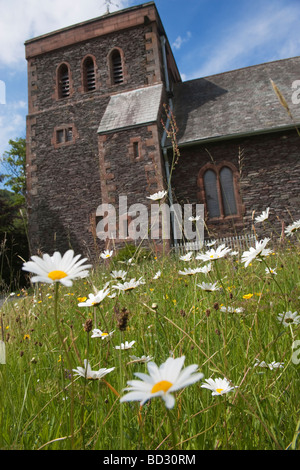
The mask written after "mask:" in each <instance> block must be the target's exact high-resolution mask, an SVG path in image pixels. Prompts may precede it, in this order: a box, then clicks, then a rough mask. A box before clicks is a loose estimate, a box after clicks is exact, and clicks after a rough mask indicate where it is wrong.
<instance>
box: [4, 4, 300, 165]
mask: <svg viewBox="0 0 300 470" xmlns="http://www.w3.org/2000/svg"><path fill="white" fill-rule="evenodd" d="M141 3H143V2H142V1H136V0H112V4H113V5H112V6H111V11H115V10H118V9H122V8H126V7H129V6H133V5H139V4H141ZM155 3H156V6H157V9H158V12H159V14H160V17H161V19H162V22H163V25H164V27H165V30H166V34H167V36H168V39H169V42H170V44H171V46H172V49H173V53H174V56H175V59H176V62H177V65H178V68H179V71H180V73H181V75H182V79H183V80H191V79H194V78H200V77H203V76H208V75H213V74H216V73H221V72H225V71H227V70H233V69H237V68H241V67H247V66H250V65H255V64H259V63H263V62H269V61H273V60H278V59H283V58H287V57H293V56H297V55H300V34H299V24H300V1H299V0H251V1H250V0H156V2H155ZM105 11H106V6H105V0H64V1H63V2H62V1H61V0H42V1H41V0H0V156H1V155H2V154H3V152H4V151H5V150H7V149H8V148H9V146H8V140H9V139H15V138H17V137H25V132H26V131H25V129H26V126H25V122H26V121H25V120H26V114H27V71H26V60H25V50H24V42H25V40H27V39H29V38H32V37H35V36H38V35H40V34H44V33H48V32H50V31H53V30H55V29H58V28H62V27H64V26H69V25H71V24H74V23H77V22H80V21H84V20H88V19H90V18H94V17H97V16H100V15H102V14H103V13H105ZM299 79H300V70H299ZM4 88H5V90H4ZM4 92H5V94H4ZM4 98H5V99H4Z"/></svg>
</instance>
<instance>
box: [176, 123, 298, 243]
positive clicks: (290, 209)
mask: <svg viewBox="0 0 300 470" xmlns="http://www.w3.org/2000/svg"><path fill="white" fill-rule="evenodd" d="M239 156H240V157H242V158H240V157H239ZM212 160H213V161H214V162H215V163H216V164H218V163H220V162H221V161H224V160H225V161H228V162H231V163H233V164H234V165H235V167H236V168H237V170H238V171H239V172H240V178H239V189H240V195H241V198H242V203H243V205H244V213H243V217H242V219H241V220H238V221H236V220H235V221H233V220H232V219H226V218H225V219H223V220H222V221H216V222H214V223H212V222H211V221H209V219H208V220H207V221H206V222H207V225H208V228H209V232H210V233H211V234H212V235H215V236H217V237H227V236H233V235H236V234H241V233H243V232H249V231H250V230H251V225H252V213H253V211H254V210H255V216H256V215H259V214H260V213H261V212H262V211H263V210H265V209H266V208H267V207H270V217H269V220H268V221H267V222H266V224H265V226H263V225H262V224H255V227H256V229H257V230H258V234H260V235H263V236H265V235H266V234H268V233H271V231H272V232H273V233H275V232H276V231H277V232H278V233H279V234H280V233H281V229H282V222H284V224H285V225H288V224H290V223H292V221H293V220H297V219H299V218H300V206H299V181H300V137H299V136H298V135H297V133H296V130H290V131H285V132H278V133H272V134H264V135H259V136H252V137H247V138H240V139H232V140H228V141H225V140H224V141H222V142H221V141H219V142H215V143H207V144H203V145H197V146H194V147H183V148H181V157H180V159H179V162H178V164H177V166H176V168H175V170H174V172H173V177H172V186H173V190H174V193H175V195H176V199H177V200H178V202H180V203H187V202H189V203H200V204H201V203H204V201H203V200H201V199H199V187H198V185H197V178H198V174H199V171H200V170H201V168H202V167H203V166H204V165H205V164H207V163H212Z"/></svg>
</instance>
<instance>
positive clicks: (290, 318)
mask: <svg viewBox="0 0 300 470" xmlns="http://www.w3.org/2000/svg"><path fill="white" fill-rule="evenodd" d="M277 320H278V321H279V322H280V323H282V324H283V326H290V325H299V324H300V315H298V312H294V313H292V312H291V311H288V312H284V313H279V315H278V317H277Z"/></svg>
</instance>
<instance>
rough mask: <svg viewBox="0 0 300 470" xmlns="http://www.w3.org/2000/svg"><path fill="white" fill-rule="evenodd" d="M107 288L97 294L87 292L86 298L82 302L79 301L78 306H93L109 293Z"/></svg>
mask: <svg viewBox="0 0 300 470" xmlns="http://www.w3.org/2000/svg"><path fill="white" fill-rule="evenodd" d="M109 293H110V292H109V289H105V288H104V289H102V290H99V291H98V292H97V294H95V295H94V294H89V295H88V298H87V299H86V300H85V301H84V302H79V304H78V307H93V306H95V305H99V304H100V303H101V302H102V300H104V299H105V297H107V296H108V295H109Z"/></svg>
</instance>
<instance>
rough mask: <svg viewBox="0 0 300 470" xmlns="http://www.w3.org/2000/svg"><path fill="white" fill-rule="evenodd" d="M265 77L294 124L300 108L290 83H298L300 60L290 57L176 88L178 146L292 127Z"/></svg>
mask: <svg viewBox="0 0 300 470" xmlns="http://www.w3.org/2000/svg"><path fill="white" fill-rule="evenodd" d="M270 79H272V80H273V82H274V83H275V84H276V86H277V87H278V88H279V90H280V92H281V93H282V95H283V96H284V98H285V100H286V102H287V104H288V106H289V109H290V111H291V113H292V115H293V118H294V120H295V122H297V124H299V123H300V104H293V103H292V93H293V91H295V90H292V83H293V82H294V81H295V80H300V57H294V58H291V59H283V60H279V61H276V62H269V63H265V64H261V65H256V66H251V67H246V68H243V69H238V70H234V71H231V72H225V73H222V74H218V75H213V76H209V77H205V78H200V79H196V80H190V81H186V82H182V83H177V84H175V85H174V99H173V103H174V115H175V119H176V123H177V126H178V129H179V131H178V134H177V139H178V143H179V145H180V144H188V143H193V142H196V141H205V140H213V139H218V138H228V137H235V136H236V137H237V136H241V135H245V134H246V135H247V134H256V133H261V132H269V131H272V130H277V129H284V128H285V127H288V126H291V125H292V121H291V119H290V117H289V116H288V114H287V112H286V110H285V109H284V108H283V107H282V105H281V104H280V102H279V100H278V97H277V96H276V94H275V92H274V90H273V87H272V85H271V82H270ZM297 88H298V89H299V90H300V86H299V84H298V87H297ZM298 96H299V97H300V93H299V94H298Z"/></svg>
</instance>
